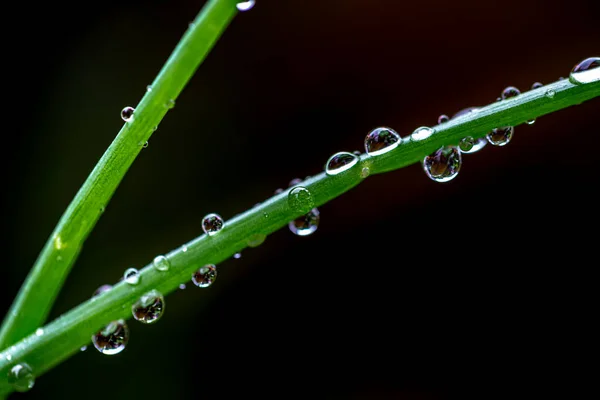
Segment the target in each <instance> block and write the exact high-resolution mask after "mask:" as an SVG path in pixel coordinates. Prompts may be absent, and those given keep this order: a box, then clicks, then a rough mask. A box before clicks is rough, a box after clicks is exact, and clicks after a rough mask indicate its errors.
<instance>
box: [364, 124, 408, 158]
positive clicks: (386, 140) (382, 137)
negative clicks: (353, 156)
mask: <svg viewBox="0 0 600 400" xmlns="http://www.w3.org/2000/svg"><path fill="white" fill-rule="evenodd" d="M398 144H400V135H398V134H397V133H396V131H395V130H393V129H391V128H386V127H381V128H375V129H373V130H372V131H371V132H369V133H368V134H367V136H366V137H365V150H366V152H367V154H368V155H371V156H376V155H379V154H383V153H387V152H388V151H391V150H394V149H395V148H396V147H398Z"/></svg>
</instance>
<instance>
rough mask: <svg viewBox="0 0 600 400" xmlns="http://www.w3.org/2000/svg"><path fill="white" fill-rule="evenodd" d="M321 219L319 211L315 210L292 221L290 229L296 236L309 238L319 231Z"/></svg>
mask: <svg viewBox="0 0 600 400" xmlns="http://www.w3.org/2000/svg"><path fill="white" fill-rule="evenodd" d="M320 219H321V217H320V215H319V210H318V209H316V208H313V209H312V210H310V211H309V212H308V213H306V214H305V215H303V216H301V217H299V218H296V219H295V220H293V221H290V223H289V224H288V227H289V228H290V231H292V233H293V234H295V235H298V236H308V235H310V234H311V233H313V232H314V231H316V230H317V228H318V227H319V221H320Z"/></svg>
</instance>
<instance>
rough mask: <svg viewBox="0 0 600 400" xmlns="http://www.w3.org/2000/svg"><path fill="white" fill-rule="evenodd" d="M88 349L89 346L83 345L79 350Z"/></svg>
mask: <svg viewBox="0 0 600 400" xmlns="http://www.w3.org/2000/svg"><path fill="white" fill-rule="evenodd" d="M86 350H87V346H81V348H80V349H79V351H86Z"/></svg>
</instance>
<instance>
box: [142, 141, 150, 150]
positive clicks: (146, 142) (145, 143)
mask: <svg viewBox="0 0 600 400" xmlns="http://www.w3.org/2000/svg"><path fill="white" fill-rule="evenodd" d="M149 145H150V143H148V141H147V140H146V141H145V142H144V143H143V144H142V147H143V148H144V149H146V148H148V146H149Z"/></svg>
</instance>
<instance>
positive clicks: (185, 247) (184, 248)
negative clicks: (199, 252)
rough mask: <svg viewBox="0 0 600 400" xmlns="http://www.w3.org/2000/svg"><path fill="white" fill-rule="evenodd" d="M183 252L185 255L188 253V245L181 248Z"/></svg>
mask: <svg viewBox="0 0 600 400" xmlns="http://www.w3.org/2000/svg"><path fill="white" fill-rule="evenodd" d="M181 251H183V252H184V253H185V252H186V251H188V248H187V245H185V244H184V245H183V246H181Z"/></svg>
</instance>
